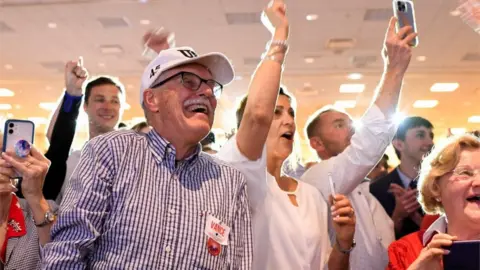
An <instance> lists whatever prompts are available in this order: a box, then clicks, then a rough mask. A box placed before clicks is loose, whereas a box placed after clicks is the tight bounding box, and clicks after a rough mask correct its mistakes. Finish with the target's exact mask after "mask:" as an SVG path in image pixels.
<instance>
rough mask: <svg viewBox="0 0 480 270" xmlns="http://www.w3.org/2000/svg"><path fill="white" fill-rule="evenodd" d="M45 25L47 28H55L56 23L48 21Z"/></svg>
mask: <svg viewBox="0 0 480 270" xmlns="http://www.w3.org/2000/svg"><path fill="white" fill-rule="evenodd" d="M47 26H48V28H50V29H55V28H57V24H56V23H54V22H50V23H48V25H47Z"/></svg>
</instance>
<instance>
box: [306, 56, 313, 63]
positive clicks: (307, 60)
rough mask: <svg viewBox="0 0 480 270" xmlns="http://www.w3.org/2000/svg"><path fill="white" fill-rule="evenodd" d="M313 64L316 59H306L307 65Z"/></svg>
mask: <svg viewBox="0 0 480 270" xmlns="http://www.w3.org/2000/svg"><path fill="white" fill-rule="evenodd" d="M313 62H315V59H314V58H312V57H305V63H307V64H311V63H313Z"/></svg>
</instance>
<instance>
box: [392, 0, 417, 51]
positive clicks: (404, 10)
mask: <svg viewBox="0 0 480 270" xmlns="http://www.w3.org/2000/svg"><path fill="white" fill-rule="evenodd" d="M393 14H394V15H395V17H397V19H398V20H397V26H396V28H397V32H398V31H399V30H400V29H401V28H402V27H404V26H411V27H412V31H410V32H408V33H407V35H408V34H410V33H417V24H416V22H415V8H414V6H413V2H412V1H410V0H393ZM418 42H419V41H418V36H416V37H415V39H413V40H412V42H411V43H410V44H409V45H410V46H412V47H417V46H418Z"/></svg>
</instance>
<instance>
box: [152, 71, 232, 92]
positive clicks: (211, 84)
mask: <svg viewBox="0 0 480 270" xmlns="http://www.w3.org/2000/svg"><path fill="white" fill-rule="evenodd" d="M185 75H190V76H193V77H194V78H197V79H198V80H199V81H200V83H199V84H198V86H197V88H196V89H194V88H192V87H188V86H187V85H185V84H184V77H183V76H185ZM178 76H181V84H182V85H183V86H184V87H185V88H187V89H189V90H192V91H198V89H200V86H201V85H202V83H205V84H206V85H207V86H208V87H210V88H211V89H212V91H213V95H214V96H215V97H216V98H220V95H221V94H222V92H223V85H222V84H221V83H219V82H217V81H215V80H212V79H209V80H206V79H203V78H201V77H200V76H198V75H197V74H195V73H191V72H187V71H182V72H179V73H176V74H174V75H172V76H170V77H168V78H166V79H164V80H162V81H160V82H158V83H156V84H154V85H153V86H151V87H150V88H152V89H155V88H158V87H160V86H162V85H164V84H166V83H167V82H169V81H171V80H172V79H175V78H176V77H178Z"/></svg>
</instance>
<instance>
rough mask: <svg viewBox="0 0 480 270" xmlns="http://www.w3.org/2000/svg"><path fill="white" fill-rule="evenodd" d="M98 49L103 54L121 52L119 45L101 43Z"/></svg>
mask: <svg viewBox="0 0 480 270" xmlns="http://www.w3.org/2000/svg"><path fill="white" fill-rule="evenodd" d="M100 51H101V52H102V53H103V54H120V53H123V48H122V46H120V45H101V46H100Z"/></svg>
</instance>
